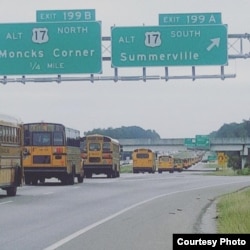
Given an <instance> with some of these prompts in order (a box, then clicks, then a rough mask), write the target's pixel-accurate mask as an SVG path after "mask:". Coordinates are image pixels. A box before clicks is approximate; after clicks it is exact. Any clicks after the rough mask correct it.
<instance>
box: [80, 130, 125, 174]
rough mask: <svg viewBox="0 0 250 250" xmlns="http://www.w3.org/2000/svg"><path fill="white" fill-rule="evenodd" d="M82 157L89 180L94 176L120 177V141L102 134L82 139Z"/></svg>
mask: <svg viewBox="0 0 250 250" xmlns="http://www.w3.org/2000/svg"><path fill="white" fill-rule="evenodd" d="M80 145H81V146H80V147H81V157H82V159H83V162H84V164H83V166H84V173H85V176H86V177H87V178H91V177H92V175H93V174H106V175H107V177H108V178H116V177H120V151H121V146H120V143H119V141H118V140H116V139H113V138H111V137H109V136H104V135H100V134H93V135H87V136H84V137H82V138H81V142H80Z"/></svg>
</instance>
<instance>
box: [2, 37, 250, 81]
mask: <svg viewBox="0 0 250 250" xmlns="http://www.w3.org/2000/svg"><path fill="white" fill-rule="evenodd" d="M249 45H250V34H248V33H245V34H228V59H230V60H232V59H249V58H250V46H249ZM111 50H112V49H111V38H110V37H102V62H105V63H110V62H111V56H112V55H111ZM170 68H173V67H162V69H163V73H162V75H159V74H156V75H151V74H148V72H147V67H141V74H138V75H127V74H126V75H121V74H120V72H119V70H120V69H118V68H116V67H114V68H112V70H113V74H112V75H109V76H104V75H103V73H102V74H90V75H84V76H67V75H60V74H58V75H57V76H54V77H51V76H46V77H45V76H43V77H38V76H36V77H30V76H29V77H26V76H25V75H23V76H20V77H8V76H3V77H2V78H0V82H1V83H2V84H6V83H9V82H20V83H23V84H25V83H26V82H57V83H60V82H72V81H79V82H84V81H87V82H92V83H93V82H98V81H114V82H118V81H143V82H146V81H150V80H165V81H168V80H175V79H190V80H193V81H194V80H196V79H207V78H218V79H221V80H224V79H226V78H235V77H236V74H227V73H225V68H226V66H218V73H217V74H208V75H206V74H197V70H196V69H197V68H198V67H197V66H191V67H190V74H187V75H186V74H185V75H172V74H171V73H170ZM185 68H187V67H185ZM158 69H159V67H158Z"/></svg>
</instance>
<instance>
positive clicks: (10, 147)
mask: <svg viewBox="0 0 250 250" xmlns="http://www.w3.org/2000/svg"><path fill="white" fill-rule="evenodd" d="M21 128H22V127H21V124H19V122H18V121H17V119H15V118H14V117H9V116H5V115H0V188H1V189H3V190H6V192H7V195H8V196H15V195H16V193H17V187H19V186H21V185H22V181H23V169H22V162H21V149H22V139H21V138H22V135H21V131H22V130H21Z"/></svg>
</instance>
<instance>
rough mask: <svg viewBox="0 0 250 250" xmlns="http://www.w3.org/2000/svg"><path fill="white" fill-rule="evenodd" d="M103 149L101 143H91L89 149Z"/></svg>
mask: <svg viewBox="0 0 250 250" xmlns="http://www.w3.org/2000/svg"><path fill="white" fill-rule="evenodd" d="M100 149H101V145H100V143H90V144H89V150H90V151H99V150H100Z"/></svg>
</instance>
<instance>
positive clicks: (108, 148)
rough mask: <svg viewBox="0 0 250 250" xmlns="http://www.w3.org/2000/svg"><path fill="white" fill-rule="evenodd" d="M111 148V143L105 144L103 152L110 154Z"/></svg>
mask: <svg viewBox="0 0 250 250" xmlns="http://www.w3.org/2000/svg"><path fill="white" fill-rule="evenodd" d="M110 150H111V148H110V143H109V142H104V143H103V145H102V151H103V152H110Z"/></svg>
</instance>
